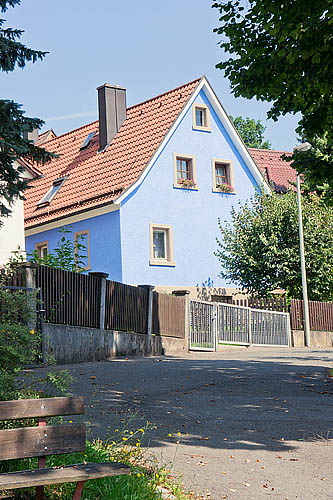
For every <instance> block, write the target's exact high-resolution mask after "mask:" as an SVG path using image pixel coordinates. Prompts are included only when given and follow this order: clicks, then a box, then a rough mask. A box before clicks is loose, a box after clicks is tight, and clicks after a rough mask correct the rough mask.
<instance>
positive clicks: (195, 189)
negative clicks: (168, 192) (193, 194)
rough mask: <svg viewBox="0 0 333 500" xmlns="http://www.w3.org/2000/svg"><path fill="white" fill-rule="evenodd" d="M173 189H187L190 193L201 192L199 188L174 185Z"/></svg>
mask: <svg viewBox="0 0 333 500" xmlns="http://www.w3.org/2000/svg"><path fill="white" fill-rule="evenodd" d="M173 187H174V188H176V189H187V190H188V191H198V190H199V189H198V188H197V187H185V186H182V185H181V184H174V185H173Z"/></svg>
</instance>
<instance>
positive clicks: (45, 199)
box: [37, 177, 66, 208]
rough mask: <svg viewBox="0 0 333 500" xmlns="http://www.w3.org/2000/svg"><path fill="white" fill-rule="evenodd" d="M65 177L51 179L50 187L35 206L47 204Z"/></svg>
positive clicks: (40, 206)
mask: <svg viewBox="0 0 333 500" xmlns="http://www.w3.org/2000/svg"><path fill="white" fill-rule="evenodd" d="M65 180H66V177H61V178H59V179H56V180H55V181H53V185H52V187H51V188H50V189H49V190H48V192H47V193H46V195H45V196H43V198H42V199H41V200H40V201H39V202H38V203H37V207H39V208H42V207H44V206H47V205H49V204H50V203H51V201H52V200H53V198H54V197H55V195H56V194H57V192H58V191H59V189H60V188H61V186H62V185H63V183H64V182H65Z"/></svg>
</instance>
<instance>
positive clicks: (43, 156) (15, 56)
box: [0, 0, 55, 226]
mask: <svg viewBox="0 0 333 500" xmlns="http://www.w3.org/2000/svg"><path fill="white" fill-rule="evenodd" d="M19 4H20V0H1V1H0V12H2V13H3V12H6V10H7V9H8V7H15V6H16V5H19ZM4 23H5V19H1V18H0V71H4V72H9V71H13V70H14V69H15V68H16V66H18V67H19V68H24V66H25V65H26V63H27V62H28V61H31V62H33V63H34V62H36V61H37V60H42V59H43V58H44V57H45V55H46V52H41V51H38V50H33V49H30V48H28V47H26V46H25V45H23V44H22V43H20V42H19V41H18V40H19V39H20V38H21V36H22V34H23V31H22V30H17V29H12V28H4ZM43 123H44V122H43V121H42V120H39V119H38V118H28V117H26V116H24V111H23V110H22V109H21V105H20V104H17V103H15V102H13V101H11V100H6V99H1V100H0V218H1V217H8V216H9V215H10V214H11V205H12V204H13V203H14V202H15V200H16V199H23V191H24V190H25V189H26V187H27V184H26V181H25V180H24V179H23V178H22V176H21V174H22V172H24V168H23V166H21V165H18V164H17V165H16V166H14V162H15V160H18V159H19V158H22V159H23V160H28V161H29V162H36V163H37V164H44V163H46V162H48V161H50V160H51V158H53V157H54V156H55V155H53V154H51V153H49V152H47V151H46V150H45V149H43V148H39V147H37V146H35V145H34V144H33V142H32V141H28V140H26V139H24V138H23V136H22V134H23V131H28V132H32V131H33V130H34V129H35V128H38V129H40V128H41V127H42V125H43ZM1 224H2V223H1V221H0V226H1Z"/></svg>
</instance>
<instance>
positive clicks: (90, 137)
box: [80, 132, 96, 151]
mask: <svg viewBox="0 0 333 500" xmlns="http://www.w3.org/2000/svg"><path fill="white" fill-rule="evenodd" d="M94 135H96V132H90V134H88V135H87V137H86V138H85V140H84V142H83V144H82V146H81V147H80V151H82V150H83V149H86V148H87V147H88V146H89V144H90V141H91V139H92V138H93V137H94Z"/></svg>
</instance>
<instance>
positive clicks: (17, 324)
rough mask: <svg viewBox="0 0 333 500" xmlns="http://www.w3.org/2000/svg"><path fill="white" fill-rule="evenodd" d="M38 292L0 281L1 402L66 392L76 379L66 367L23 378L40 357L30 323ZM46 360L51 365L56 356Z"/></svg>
mask: <svg viewBox="0 0 333 500" xmlns="http://www.w3.org/2000/svg"><path fill="white" fill-rule="evenodd" d="M2 278H3V277H2ZM35 295H36V294H35V292H31V291H29V292H27V291H25V290H10V289H6V288H4V287H3V286H2V285H1V283H0V401H1V400H10V399H21V398H29V397H30V398H31V397H34V398H36V397H43V396H44V397H46V396H53V395H58V394H66V393H67V392H68V389H69V387H70V384H71V383H72V381H73V379H72V377H71V376H70V375H69V373H68V372H67V371H66V370H56V371H53V370H52V371H49V372H46V373H45V374H42V375H40V374H39V373H37V374H35V373H34V374H31V375H29V377H28V378H27V377H25V376H23V378H22V370H23V369H24V368H26V367H27V366H28V365H31V364H36V363H38V362H39V361H40V358H41V336H40V333H39V332H36V331H35V330H34V329H32V328H30V327H29V326H28V324H27V323H28V321H29V320H30V319H31V317H32V312H31V303H35V301H36V296H35ZM47 362H48V364H52V363H54V359H52V358H49V359H48V360H47ZM8 426H9V427H11V426H12V423H11V422H5V423H1V428H3V427H5V428H6V427H8Z"/></svg>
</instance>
